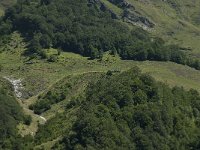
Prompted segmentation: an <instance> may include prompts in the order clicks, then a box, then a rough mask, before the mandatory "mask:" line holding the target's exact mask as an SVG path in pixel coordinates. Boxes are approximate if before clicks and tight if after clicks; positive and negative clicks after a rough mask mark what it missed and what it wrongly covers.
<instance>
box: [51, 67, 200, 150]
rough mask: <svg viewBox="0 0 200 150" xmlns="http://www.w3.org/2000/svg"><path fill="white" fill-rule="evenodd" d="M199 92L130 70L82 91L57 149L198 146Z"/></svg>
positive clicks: (145, 149)
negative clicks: (75, 113)
mask: <svg viewBox="0 0 200 150" xmlns="http://www.w3.org/2000/svg"><path fill="white" fill-rule="evenodd" d="M199 106H200V95H199V94H198V93H197V92H196V91H194V90H190V91H188V92H186V91H184V90H183V89H182V88H179V87H174V88H172V89H171V88H169V87H168V86H166V85H164V84H161V83H157V82H155V81H154V79H152V78H151V77H150V76H148V75H144V74H141V73H140V72H139V70H138V69H137V68H136V69H132V70H130V71H127V72H124V73H122V74H120V75H113V76H111V77H105V78H104V79H101V80H100V81H99V82H98V83H97V84H94V85H91V86H90V87H89V88H88V89H87V94H86V99H85V100H84V101H83V103H82V104H81V108H80V111H79V113H78V119H77V121H76V122H75V124H74V125H73V131H71V132H68V134H67V135H66V136H65V138H64V139H63V140H62V141H61V142H60V144H57V145H56V146H55V148H57V149H59V148H60V149H64V148H65V149H85V148H86V149H136V150H151V149H152V150H153V149H160V150H162V149H163V150H166V149H174V150H180V149H183V150H184V149H185V150H187V149H194V150H195V149H199V148H200V147H199V146H200V145H199V134H200V126H199V119H200V115H199V111H200V107H199Z"/></svg>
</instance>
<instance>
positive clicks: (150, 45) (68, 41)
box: [0, 0, 200, 70]
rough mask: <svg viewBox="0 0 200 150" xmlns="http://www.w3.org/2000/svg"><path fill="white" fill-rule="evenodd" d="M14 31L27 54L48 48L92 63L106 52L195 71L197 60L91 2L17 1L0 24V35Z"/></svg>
mask: <svg viewBox="0 0 200 150" xmlns="http://www.w3.org/2000/svg"><path fill="white" fill-rule="evenodd" d="M15 30H18V31H20V32H21V33H22V34H23V36H24V37H25V38H26V39H27V41H28V42H29V43H30V44H29V47H28V50H27V51H26V53H25V54H27V55H32V56H33V55H34V56H35V54H36V55H39V56H41V57H43V58H45V57H46V54H45V51H44V50H43V49H44V48H50V47H54V48H59V49H62V50H63V51H71V52H74V53H79V54H81V55H83V56H88V57H90V58H91V59H95V58H101V57H102V55H103V53H104V52H105V51H110V52H111V53H112V54H119V55H120V56H121V57H122V59H130V60H139V61H143V60H156V61H172V62H176V63H179V64H183V65H188V66H190V67H193V68H195V69H198V70H199V69H200V62H199V60H197V59H195V58H192V57H191V56H188V55H187V54H186V53H185V52H184V51H182V50H181V49H180V48H179V47H178V46H176V45H166V44H165V42H164V41H163V40H162V39H160V38H156V37H152V36H151V35H150V34H149V33H147V32H146V31H144V30H142V29H139V28H136V27H134V29H129V28H128V27H127V25H125V24H123V23H121V22H120V21H119V20H115V19H112V17H111V14H110V13H109V11H108V10H107V9H102V7H101V6H100V5H98V3H95V1H88V0H74V1H71V0H20V1H18V3H17V4H16V5H15V6H13V7H11V8H9V9H8V10H7V11H6V13H5V15H4V17H2V18H1V21H0V33H1V35H7V34H9V33H12V32H13V31H15Z"/></svg>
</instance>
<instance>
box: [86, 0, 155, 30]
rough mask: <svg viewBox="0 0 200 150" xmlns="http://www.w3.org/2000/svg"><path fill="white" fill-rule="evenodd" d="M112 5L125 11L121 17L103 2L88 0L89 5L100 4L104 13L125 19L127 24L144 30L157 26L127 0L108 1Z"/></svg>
mask: <svg viewBox="0 0 200 150" xmlns="http://www.w3.org/2000/svg"><path fill="white" fill-rule="evenodd" d="M108 1H109V2H110V3H112V4H114V5H116V6H117V7H119V8H121V9H123V10H124V12H123V14H121V16H119V15H117V14H116V13H115V12H114V11H113V10H111V9H109V8H108V7H107V6H106V5H105V4H104V3H103V2H102V1H101V0H88V2H89V5H92V4H98V5H99V6H100V9H101V10H102V11H109V12H110V14H111V16H112V18H113V19H123V20H124V21H125V22H128V23H131V24H133V25H136V26H140V27H142V28H143V29H144V30H149V29H151V28H153V27H154V26H155V24H154V23H153V22H152V21H150V20H149V19H148V18H146V17H144V16H142V15H141V14H139V13H138V12H137V11H136V9H135V7H134V6H133V5H132V4H131V3H129V2H128V1H127V0H108Z"/></svg>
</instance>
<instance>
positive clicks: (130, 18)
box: [123, 9, 155, 30]
mask: <svg viewBox="0 0 200 150" xmlns="http://www.w3.org/2000/svg"><path fill="white" fill-rule="evenodd" d="M123 19H124V21H126V22H129V23H133V24H134V25H138V26H140V27H142V28H143V29H145V30H147V29H148V28H153V27H154V26H155V24H154V23H153V22H151V21H150V20H149V19H147V18H146V17H144V16H141V15H140V14H138V13H137V12H135V11H132V10H128V9H127V10H124V14H123Z"/></svg>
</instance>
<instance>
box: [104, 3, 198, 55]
mask: <svg viewBox="0 0 200 150" xmlns="http://www.w3.org/2000/svg"><path fill="white" fill-rule="evenodd" d="M105 1H106V3H105V4H107V3H109V5H117V6H118V9H121V10H120V11H121V12H123V11H127V10H130V12H131V11H132V13H133V14H137V15H139V16H142V17H143V18H145V19H146V20H150V21H151V22H152V23H154V25H155V26H154V27H153V28H150V31H151V32H152V33H154V34H156V35H158V36H159V37H162V38H164V39H165V40H167V41H168V42H169V43H175V44H179V45H181V46H182V47H184V48H188V49H191V50H192V51H191V52H189V53H191V54H192V55H194V56H196V57H199V56H200V50H199V47H200V45H199V42H198V41H199V40H200V36H199V33H200V26H199V14H200V11H199V10H200V9H199V7H200V2H199V1H198V0H194V1H187V0H166V1H162V0H145V1H137V0H119V1H117V0H102V2H105ZM125 4H127V5H125ZM109 5H107V6H108V8H109ZM123 5H124V6H123ZM130 5H131V6H132V7H133V8H134V9H133V8H132V7H130ZM122 6H123V7H122ZM125 6H126V7H125ZM113 8H114V7H110V8H109V9H111V10H113V12H115V10H114V9H113ZM137 15H132V16H131V13H130V17H131V18H132V19H130V18H129V21H130V20H132V23H134V24H136V23H138V22H139V23H140V24H139V25H141V24H142V26H144V22H143V23H141V21H138V19H137V17H136V16H137ZM147 23H148V22H147ZM147 25H148V24H147ZM147 27H148V26H147ZM147 29H148V28H147Z"/></svg>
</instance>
